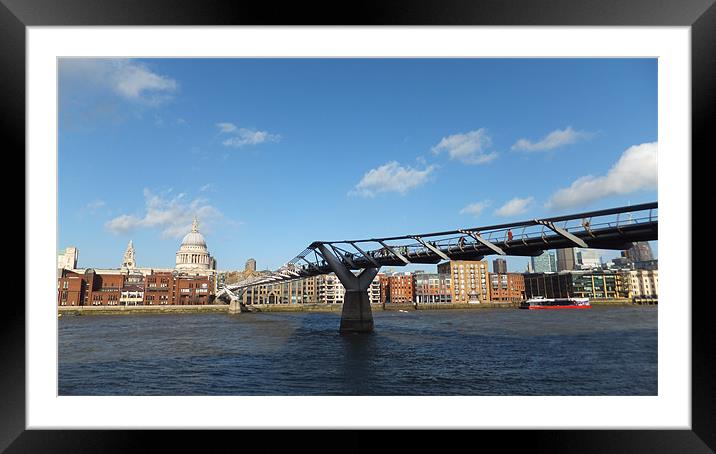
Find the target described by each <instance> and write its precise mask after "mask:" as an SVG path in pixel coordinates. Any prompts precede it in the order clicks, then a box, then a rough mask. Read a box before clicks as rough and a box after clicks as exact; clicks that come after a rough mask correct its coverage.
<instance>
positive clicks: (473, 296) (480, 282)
mask: <svg viewBox="0 0 716 454" xmlns="http://www.w3.org/2000/svg"><path fill="white" fill-rule="evenodd" d="M438 274H447V275H449V276H450V279H451V284H452V286H451V288H450V295H451V299H452V302H453V303H487V302H489V301H490V286H489V284H488V270H487V262H486V261H484V260H474V261H473V260H451V261H449V262H443V263H440V264H438Z"/></svg>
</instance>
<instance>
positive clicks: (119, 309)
mask: <svg viewBox="0 0 716 454" xmlns="http://www.w3.org/2000/svg"><path fill="white" fill-rule="evenodd" d="M590 303H591V304H592V305H593V306H633V305H634V304H635V302H634V301H632V300H631V299H629V298H618V299H592V300H590ZM641 304H644V303H641ZM646 304H656V303H655V302H649V303H646ZM517 307H519V303H503V302H499V303H498V302H490V303H481V304H469V303H463V304H453V303H435V304H418V305H415V304H414V303H397V304H387V305H385V306H383V305H382V304H371V309H372V310H373V311H400V310H403V311H414V310H450V309H476V310H479V309H514V308H517ZM245 308H246V311H245V312H336V313H340V312H341V310H342V309H343V305H342V304H254V305H250V306H247V307H245ZM57 312H58V314H59V315H63V314H65V315H108V314H120V315H121V314H125V315H126V314H197V313H229V305H228V304H208V305H192V306H171V305H166V306H59V307H58V308H57Z"/></svg>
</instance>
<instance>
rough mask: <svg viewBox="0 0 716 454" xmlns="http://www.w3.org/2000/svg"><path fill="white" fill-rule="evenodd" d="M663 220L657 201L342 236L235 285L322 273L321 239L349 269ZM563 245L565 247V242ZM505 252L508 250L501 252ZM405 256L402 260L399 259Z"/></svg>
mask: <svg viewBox="0 0 716 454" xmlns="http://www.w3.org/2000/svg"><path fill="white" fill-rule="evenodd" d="M657 223H658V205H657V203H656V202H654V203H647V204H642V205H636V206H629V207H619V208H613V209H607V210H599V211H592V212H586V213H578V214H573V215H566V216H559V217H552V218H543V219H532V220H528V221H522V222H515V223H510V224H501V225H493V226H485V227H474V228H468V229H459V230H452V231H446V232H432V233H426V234H419V235H403V236H396V237H385V238H370V239H360V240H341V241H326V242H314V243H312V244H311V245H309V246H308V247H307V248H306V249H304V250H303V251H302V252H301V253H300V254H298V255H297V256H296V257H294V258H293V259H292V260H290V261H289V262H287V263H286V264H285V265H284V266H283V267H281V268H279V269H278V270H276V271H275V272H274V273H273V274H272V275H270V276H266V277H263V278H259V279H258V280H256V281H253V282H245V283H242V284H235V285H243V286H249V285H258V284H266V283H273V282H280V281H287V280H293V279H300V278H304V277H308V276H315V275H318V274H326V273H329V272H331V269H330V267H329V265H328V263H327V261H326V260H325V258H324V257H322V256H321V254H320V253H319V252H318V250H317V246H318V245H319V244H323V245H327V246H329V247H330V248H332V250H333V252H334V253H335V255H336V257H337V258H338V259H339V260H341V261H342V262H343V264H344V265H345V266H346V267H348V268H350V269H359V268H362V267H366V266H380V265H382V264H384V262H385V261H387V260H390V261H391V263H392V264H396V263H398V264H399V263H400V261H402V262H403V263H404V264H407V263H410V259H414V260H415V259H418V258H428V257H429V258H431V259H436V260H438V261H439V260H444V259H446V258H447V259H449V258H450V255H451V254H456V253H458V252H459V251H460V252H464V251H465V250H469V249H472V250H475V251H477V250H478V248H479V249H480V250H486V248H489V249H492V252H490V251H489V250H488V251H487V252H489V253H499V252H500V251H501V249H500V248H501V247H505V248H507V247H508V246H509V245H515V244H517V245H519V244H520V243H523V244H525V245H526V244H528V243H530V242H531V243H534V241H535V240H537V239H542V240H543V241H544V243H545V249H549V248H551V247H550V244H549V243H548V241H547V239H548V238H555V237H557V238H559V237H560V236H562V237H568V238H573V239H574V238H576V239H577V240H579V238H581V237H588V236H589V237H595V236H596V235H599V234H600V232H605V231H613V230H615V229H616V230H617V231H620V229H622V228H624V229H626V228H627V227H628V226H630V227H634V226H640V225H650V224H651V225H655V224H657ZM562 247H564V246H562ZM501 252H502V254H507V253H506V252H505V251H501ZM397 259H400V261H397Z"/></svg>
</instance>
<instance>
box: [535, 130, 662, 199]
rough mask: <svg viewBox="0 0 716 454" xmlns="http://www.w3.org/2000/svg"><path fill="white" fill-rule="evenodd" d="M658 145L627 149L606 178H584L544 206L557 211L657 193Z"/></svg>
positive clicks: (644, 144) (641, 145)
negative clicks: (612, 198)
mask: <svg viewBox="0 0 716 454" xmlns="http://www.w3.org/2000/svg"><path fill="white" fill-rule="evenodd" d="M657 151H658V143H657V142H650V143H642V144H640V145H634V146H631V147H629V148H628V149H627V150H626V151H624V153H622V155H621V157H620V158H619V160H618V161H617V162H616V164H614V165H613V166H612V168H611V169H609V172H607V174H606V175H602V176H598V177H595V176H592V175H587V176H583V177H581V178H578V179H577V180H575V181H574V183H572V185H571V186H570V187H568V188H563V189H560V190H559V191H557V192H556V193H554V194H553V195H552V198H550V200H549V201H548V202H547V204H546V205H545V206H546V207H547V208H548V209H552V210H558V209H563V208H573V207H576V206H582V205H587V204H590V203H592V202H594V201H596V200H599V199H602V198H605V197H610V196H615V195H622V194H629V193H631V192H636V191H640V190H648V189H656V188H657V183H658V166H657Z"/></svg>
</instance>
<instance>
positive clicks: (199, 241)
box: [181, 230, 206, 247]
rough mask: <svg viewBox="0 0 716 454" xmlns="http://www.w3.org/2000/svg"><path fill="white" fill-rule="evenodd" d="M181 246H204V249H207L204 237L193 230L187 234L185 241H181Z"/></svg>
mask: <svg viewBox="0 0 716 454" xmlns="http://www.w3.org/2000/svg"><path fill="white" fill-rule="evenodd" d="M181 245H182V246H204V247H206V240H204V235H202V234H201V233H199V232H196V231H194V230H192V231H191V232H189V233H187V234H186V235H185V236H184V239H183V240H181Z"/></svg>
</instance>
